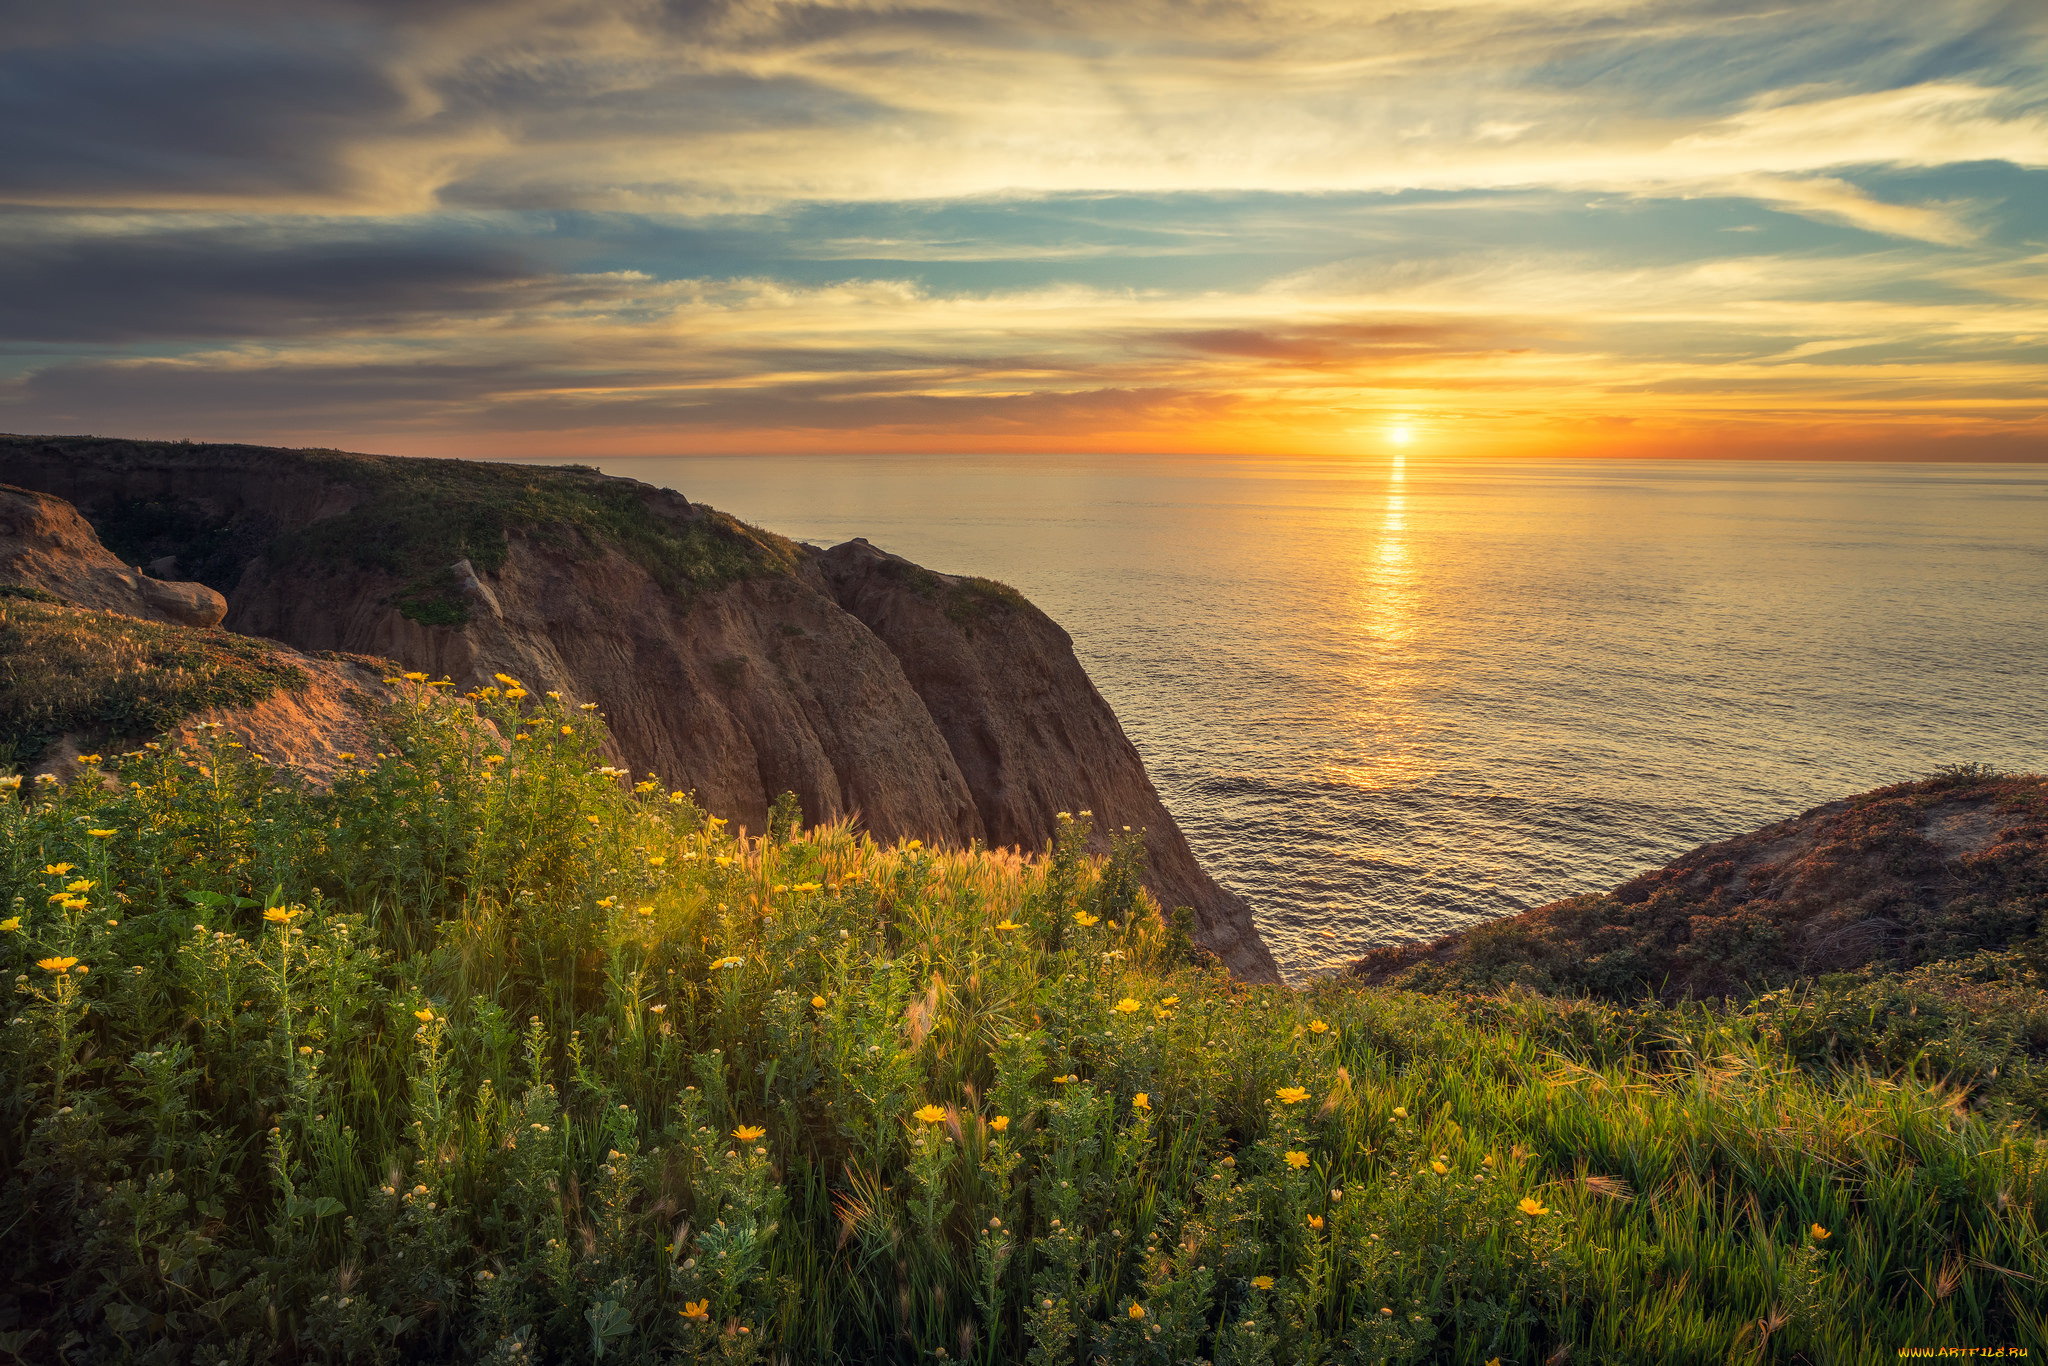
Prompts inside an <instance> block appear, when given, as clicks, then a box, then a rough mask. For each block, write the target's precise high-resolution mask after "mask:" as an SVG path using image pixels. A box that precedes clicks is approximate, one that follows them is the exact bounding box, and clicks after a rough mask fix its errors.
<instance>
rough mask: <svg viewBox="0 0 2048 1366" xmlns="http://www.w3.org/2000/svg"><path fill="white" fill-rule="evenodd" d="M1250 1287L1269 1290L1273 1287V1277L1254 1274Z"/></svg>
mask: <svg viewBox="0 0 2048 1366" xmlns="http://www.w3.org/2000/svg"><path fill="white" fill-rule="evenodd" d="M1252 1288H1253V1289H1254V1290H1271V1289H1272V1288H1273V1278H1272V1277H1271V1276H1254V1277H1252Z"/></svg>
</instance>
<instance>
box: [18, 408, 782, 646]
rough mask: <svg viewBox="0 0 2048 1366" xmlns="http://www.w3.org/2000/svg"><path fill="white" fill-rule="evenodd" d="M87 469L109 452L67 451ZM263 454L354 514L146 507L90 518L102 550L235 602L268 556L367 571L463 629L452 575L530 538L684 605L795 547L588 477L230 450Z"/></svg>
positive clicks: (229, 449)
mask: <svg viewBox="0 0 2048 1366" xmlns="http://www.w3.org/2000/svg"><path fill="white" fill-rule="evenodd" d="M58 440H59V441H60V442H62V443H64V444H69V445H72V446H75V447H77V448H78V449H79V458H81V459H90V458H92V450H93V448H95V447H97V446H100V445H103V444H106V443H102V442H98V441H95V440H91V439H85V438H59V439H58ZM118 444H119V446H120V447H121V448H122V449H123V450H124V451H127V450H129V449H131V448H132V449H133V450H136V451H140V452H142V453H143V454H145V455H147V454H153V453H161V454H164V455H176V456H189V454H190V452H191V450H193V449H198V450H202V451H204V450H206V449H209V448H205V447H199V448H192V447H188V446H183V445H180V443H177V442H151V441H134V442H121V443H118ZM212 449H217V450H219V451H222V452H225V453H231V454H240V453H243V452H259V453H260V454H261V456H262V457H263V463H262V469H263V473H262V475H261V477H262V478H264V479H266V480H280V481H285V480H296V481H300V482H303V483H305V484H307V485H309V486H310V485H316V484H320V483H334V484H340V485H343V486H353V488H354V489H355V490H356V492H357V493H358V494H359V501H358V502H357V503H356V504H355V506H354V507H352V508H351V509H350V510H349V511H347V512H345V513H342V514H340V515H339V516H334V517H327V518H323V519H321V520H320V521H316V522H312V523H309V524H307V525H305V526H301V527H284V528H278V527H276V526H274V525H272V524H271V523H269V522H267V521H265V520H263V519H261V518H258V517H245V518H244V519H243V520H240V521H235V520H224V519H223V518H222V517H221V516H220V515H219V514H218V513H217V512H215V511H209V510H207V509H206V508H204V507H202V506H200V505H199V504H196V503H190V502H178V501H175V500H169V501H167V500H162V499H139V500H131V501H128V502H125V503H112V504H108V505H106V506H95V507H94V508H92V509H91V515H92V518H93V524H94V527H95V529H96V530H97V531H98V532H99V534H100V537H101V540H102V541H103V542H104V543H105V544H106V545H107V547H108V548H109V549H110V550H112V551H113V552H114V553H116V554H117V555H119V556H120V557H121V558H122V559H123V560H124V562H126V563H129V564H146V563H149V562H150V561H152V560H154V559H156V558H158V557H160V556H163V555H167V554H170V555H176V556H177V557H178V559H179V564H180V568H181V572H185V573H190V574H195V575H197V576H198V577H199V578H200V579H201V581H203V582H206V583H208V584H209V585H210V586H211V587H214V588H216V589H218V590H220V591H221V592H224V593H226V592H232V590H233V589H234V587H235V584H236V582H237V580H238V579H239V578H240V575H241V572H242V570H243V568H244V567H245V566H246V565H247V563H248V561H249V560H250V559H251V558H252V557H253V556H254V555H256V554H261V555H262V556H263V557H264V559H265V560H266V561H267V562H268V563H269V565H270V566H271V568H272V569H273V571H275V572H282V573H306V572H315V573H333V572H336V571H371V572H375V573H378V574H381V575H383V576H386V577H387V578H389V579H390V580H391V581H392V585H393V586H392V590H391V592H392V600H393V601H394V602H395V603H396V604H397V605H398V608H399V610H400V611H401V612H403V613H404V614H405V615H406V616H408V617H411V618H412V619H414V620H416V621H420V622H423V623H425V624H429V625H460V624H462V623H463V622H465V621H467V620H468V604H467V602H466V600H465V599H464V598H463V596H462V594H461V592H460V590H459V588H458V587H457V585H456V583H455V579H454V576H453V575H452V574H450V573H449V572H448V568H449V566H450V565H452V564H453V563H455V562H456V561H457V560H463V559H467V560H468V561H469V562H470V563H471V564H472V565H473V566H474V567H475V568H476V569H478V570H479V571H486V572H487V571H490V570H493V569H496V568H498V567H499V566H500V565H502V564H503V563H504V562H505V557H506V556H507V554H508V553H509V551H510V545H511V538H512V537H514V536H523V537H528V538H531V539H532V540H534V541H536V542H538V543H540V544H542V545H545V546H548V547H551V548H553V549H556V550H558V551H561V552H563V553H567V554H570V555H572V556H575V557H578V558H585V557H593V556H596V555H601V554H603V553H605V552H607V551H617V552H618V553H620V554H622V555H624V556H625V557H626V558H627V559H628V560H631V561H632V562H633V563H635V564H637V565H639V566H640V567H641V568H643V569H645V570H646V571H647V572H648V573H649V574H651V575H653V577H654V578H655V579H656V581H658V582H659V583H660V584H661V585H662V586H663V587H664V588H666V589H668V590H669V591H670V592H672V593H675V594H677V595H678V596H679V597H681V598H683V599H685V600H688V599H689V598H691V597H693V596H695V595H697V594H700V593H707V592H713V591H716V590H717V589H719V588H722V587H725V586H726V585H728V584H732V583H736V582H739V581H740V580H743V579H749V578H756V577H763V576H774V575H781V574H787V573H789V572H790V571H791V570H792V569H793V568H794V567H795V565H796V564H797V562H798V560H799V558H800V556H801V552H800V551H799V550H798V549H797V547H796V546H795V545H794V543H792V542H790V541H788V540H785V539H784V538H782V537H780V536H777V535H775V534H773V533H772V532H767V531H762V530H760V529H758V528H755V527H750V526H748V525H746V524H745V523H744V522H741V521H739V520H738V519H737V518H734V517H731V516H728V515H727V514H725V513H722V512H718V511H715V510H713V509H711V508H708V507H701V506H693V507H692V508H691V510H690V515H689V516H687V517H684V518H676V517H673V516H669V515H664V514H663V513H661V512H658V511H656V510H655V509H654V508H652V507H651V506H650V505H649V503H648V502H647V501H646V498H645V494H646V490H645V489H644V488H642V487H640V486H637V485H635V484H634V483H632V482H631V481H628V480H623V479H612V478H609V477H607V476H605V475H603V474H600V473H599V472H598V471H596V470H594V469H590V468H586V467H583V466H575V465H566V466H533V465H509V464H496V463H489V462H484V461H473V460H414V459H399V458H395V457H391V456H374V455H355V454H351V453H349V452H345V451H330V450H276V449H266V448H261V447H238V446H225V447H219V448H212Z"/></svg>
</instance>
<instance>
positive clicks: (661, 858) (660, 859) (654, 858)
mask: <svg viewBox="0 0 2048 1366" xmlns="http://www.w3.org/2000/svg"><path fill="white" fill-rule="evenodd" d="M667 862H668V855H667V854H649V855H648V856H647V866H648V867H650V868H659V867H661V865H662V864H664V863H667Z"/></svg>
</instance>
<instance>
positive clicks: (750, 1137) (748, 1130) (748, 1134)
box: [732, 1124, 768, 1143]
mask: <svg viewBox="0 0 2048 1366" xmlns="http://www.w3.org/2000/svg"><path fill="white" fill-rule="evenodd" d="M767 1132H768V1131H767V1130H766V1129H763V1128H761V1127H760V1126H759V1125H757V1124H742V1125H740V1127H739V1128H737V1129H734V1130H733V1131H732V1136H733V1137H734V1138H736V1139H738V1140H739V1141H740V1142H742V1143H752V1142H753V1141H754V1140H755V1139H757V1138H759V1137H760V1136H761V1135H762V1134H765V1133H767Z"/></svg>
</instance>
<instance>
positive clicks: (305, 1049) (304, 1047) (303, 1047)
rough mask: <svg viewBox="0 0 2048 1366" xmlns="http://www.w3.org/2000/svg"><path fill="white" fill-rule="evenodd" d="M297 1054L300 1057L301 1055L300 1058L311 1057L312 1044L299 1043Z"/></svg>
mask: <svg viewBox="0 0 2048 1366" xmlns="http://www.w3.org/2000/svg"><path fill="white" fill-rule="evenodd" d="M299 1056H300V1057H302V1058H310V1057H312V1056H313V1045H311V1044H309V1043H302V1044H300V1045H299Z"/></svg>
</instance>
